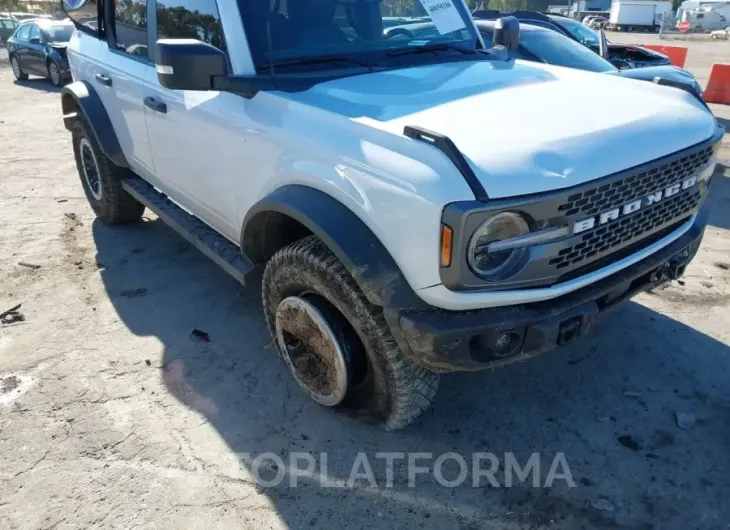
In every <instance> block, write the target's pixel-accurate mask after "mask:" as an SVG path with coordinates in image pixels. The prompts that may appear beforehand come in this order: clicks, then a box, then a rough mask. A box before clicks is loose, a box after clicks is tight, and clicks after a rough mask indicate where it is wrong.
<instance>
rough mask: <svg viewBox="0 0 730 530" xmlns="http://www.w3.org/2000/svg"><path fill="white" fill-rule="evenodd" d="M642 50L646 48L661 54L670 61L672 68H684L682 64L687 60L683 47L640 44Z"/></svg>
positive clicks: (685, 50)
mask: <svg viewBox="0 0 730 530" xmlns="http://www.w3.org/2000/svg"><path fill="white" fill-rule="evenodd" d="M641 46H642V48H648V49H650V50H654V51H655V52H659V53H663V54H664V55H666V56H667V57H669V60H670V61H672V64H673V65H674V66H679V67H680V68H684V63H685V61H686V60H687V48H686V47H684V46H661V45H659V44H642V45H641Z"/></svg>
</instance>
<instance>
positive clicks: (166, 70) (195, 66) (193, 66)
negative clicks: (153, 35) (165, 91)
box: [155, 39, 228, 90]
mask: <svg viewBox="0 0 730 530" xmlns="http://www.w3.org/2000/svg"><path fill="white" fill-rule="evenodd" d="M155 48H156V49H155V68H156V70H157V79H159V81H160V85H162V86H163V87H165V88H169V89H171V90H212V89H214V87H213V78H214V77H222V76H226V75H228V65H227V63H226V55H225V53H223V52H222V51H221V50H219V49H218V48H216V47H215V46H211V45H210V44H207V43H205V42H202V41H199V40H195V39H160V40H158V41H157V46H156V47H155Z"/></svg>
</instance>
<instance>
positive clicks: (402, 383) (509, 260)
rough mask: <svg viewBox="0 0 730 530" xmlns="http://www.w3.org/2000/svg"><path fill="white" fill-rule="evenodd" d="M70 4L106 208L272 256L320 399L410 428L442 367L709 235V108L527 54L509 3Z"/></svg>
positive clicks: (72, 122)
mask: <svg viewBox="0 0 730 530" xmlns="http://www.w3.org/2000/svg"><path fill="white" fill-rule="evenodd" d="M63 3H64V8H65V10H66V12H67V13H68V15H69V16H70V17H71V19H72V20H74V23H75V25H76V28H77V31H76V32H75V34H74V36H73V38H72V39H71V42H70V44H69V46H68V57H69V62H70V68H71V72H72V75H73V80H74V81H73V83H71V84H70V85H68V86H67V87H65V89H64V90H63V92H62V96H61V97H62V107H63V114H64V117H63V119H64V122H65V125H66V127H67V128H68V129H69V130H70V131H71V132H72V138H73V151H74V155H75V157H76V163H77V166H78V171H79V174H80V177H81V183H82V185H83V188H84V190H85V193H86V196H87V197H88V200H89V202H90V204H91V207H92V209H93V210H94V212H95V213H96V215H97V216H98V218H99V219H100V220H101V221H102V222H104V223H108V224H116V223H127V222H134V221H138V220H139V219H140V218H141V216H142V213H143V211H144V209H145V208H148V209H150V210H151V211H153V212H154V213H155V214H157V216H159V217H160V218H161V219H162V220H163V221H165V222H166V223H168V224H170V225H171V226H172V227H173V228H174V229H175V230H176V231H178V232H179V233H180V234H181V235H182V236H183V237H185V238H186V239H187V240H188V241H190V242H191V243H192V244H194V245H195V246H197V247H198V248H199V249H200V250H202V251H203V252H204V253H205V254H207V255H208V256H209V257H210V258H212V259H213V260H215V261H216V262H217V263H218V264H219V265H221V266H222V267H223V268H224V269H225V270H226V271H227V272H229V273H230V274H232V275H233V276H234V277H235V278H237V279H238V280H239V281H241V282H244V281H245V280H246V279H247V278H248V277H249V275H250V273H251V272H252V271H254V270H255V269H256V268H257V267H263V268H264V273H263V281H262V284H263V285H262V293H263V309H264V313H265V316H266V322H267V324H268V327H269V330H270V332H271V334H272V336H273V338H274V340H275V342H276V344H277V346H278V349H279V351H280V353H281V356H282V358H283V360H284V363H285V364H286V366H287V368H288V369H289V370H290V371H291V373H292V375H293V377H294V379H295V380H296V382H297V383H298V385H299V386H301V387H302V389H303V390H304V391H305V392H306V393H307V394H308V395H309V396H310V397H311V398H312V399H314V400H315V401H316V402H318V403H320V404H322V405H325V406H327V407H334V408H338V409H341V410H344V411H348V412H350V413H352V414H353V415H355V416H356V417H358V418H363V419H366V420H370V421H373V422H376V423H379V424H381V425H382V426H384V427H385V428H386V429H398V428H401V427H403V426H405V425H407V424H408V423H409V422H411V421H412V420H414V419H415V418H416V417H417V416H418V415H419V414H420V413H421V412H423V410H424V409H425V408H426V407H428V405H429V403H430V402H431V401H432V400H433V398H434V394H435V393H436V388H437V384H438V374H439V373H441V372H447V371H457V370H481V369H487V368H494V367H497V366H500V365H504V364H507V363H510V362H513V361H517V360H521V359H525V358H528V357H530V356H532V355H535V354H537V353H540V352H544V351H546V350H549V349H551V348H555V347H558V346H562V345H565V344H569V343H571V342H573V341H574V340H576V339H577V338H578V337H580V336H582V335H583V334H585V332H586V331H587V330H588V329H589V328H590V326H591V324H592V323H593V322H594V321H595V319H596V318H597V317H598V316H599V315H600V314H601V313H603V312H604V311H606V310H607V309H609V308H611V307H613V306H614V305H616V304H617V303H618V302H620V301H622V300H626V299H627V298H629V297H631V296H633V295H634V294H636V293H637V292H639V291H644V290H647V289H651V288H653V287H655V286H657V285H659V284H661V283H662V282H666V281H668V280H670V279H673V278H677V277H678V276H680V275H681V274H682V273H683V271H684V269H685V267H686V265H687V263H688V262H689V261H690V260H691V259H692V258H693V256H694V255H695V253H696V251H697V248H698V246H699V244H700V240H701V238H702V234H703V231H704V226H705V222H706V221H705V218H706V216H705V208H703V204H704V202H705V198H706V196H707V193H708V189H709V185H710V181H711V176H712V173H713V167H714V160H715V154H716V151H717V148H718V147H719V141H720V138H721V135H722V129H721V128H720V126H719V125H718V124H717V122H716V120H715V119H714V117H713V116H712V114H711V112H710V111H709V110H708V109H707V108H706V107H705V106H704V105H703V104H702V102H701V101H699V100H698V99H696V98H695V97H693V96H692V95H691V94H688V93H687V92H683V91H681V90H678V89H676V88H672V87H666V86H660V85H653V84H649V83H646V84H644V83H635V82H633V81H631V80H625V79H620V78H615V79H614V78H611V77H608V76H603V75H598V74H593V73H587V72H581V71H577V70H570V69H565V68H560V67H555V66H550V65H547V64H538V63H528V62H522V61H520V60H513V59H509V57H508V54H507V51H508V50H509V49H513V47H514V46H515V45H516V43H517V39H519V27H518V25H517V22H516V20H515V19H514V18H510V17H507V18H504V19H501V20H500V21H499V22H498V24H497V26H498V27H497V29H496V30H495V35H494V45H493V46H492V47H490V48H488V49H486V48H485V47H484V44H483V42H482V40H481V39H480V37H479V33H478V31H477V30H476V29H475V26H474V22H473V20H472V18H471V16H470V13H469V11H468V10H467V5H466V3H465V2H464V0H216V1H210V0H97V1H93V0H64V2H63ZM415 22H428V23H429V24H430V25H431V26H429V28H430V29H429V31H427V32H422V33H420V34H419V35H418V37H417V38H416V37H413V36H412V35H408V34H407V33H404V32H398V31H392V30H391V31H388V32H387V34H388V38H386V37H384V28H386V27H389V28H392V26H394V25H398V24H401V25H403V24H413V23H415ZM594 101H601V104H602V107H603V109H604V110H605V112H601V113H586V112H584V111H583V110H581V109H585V108H586V107H587V106H591V105H592V104H593V102H594Z"/></svg>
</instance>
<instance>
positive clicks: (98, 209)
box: [72, 118, 144, 225]
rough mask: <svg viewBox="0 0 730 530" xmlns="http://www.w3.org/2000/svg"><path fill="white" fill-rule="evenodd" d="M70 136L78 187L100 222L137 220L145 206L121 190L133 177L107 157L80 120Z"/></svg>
mask: <svg viewBox="0 0 730 530" xmlns="http://www.w3.org/2000/svg"><path fill="white" fill-rule="evenodd" d="M72 134H73V149H74V156H75V158H76V168H77V169H78V172H79V177H81V185H82V186H83V188H84V192H85V193H86V198H87V199H88V200H89V204H90V205H91V208H92V209H93V210H94V213H95V214H96V216H97V217H98V218H99V220H101V221H102V222H104V223H105V224H109V225H113V224H120V223H131V222H134V221H139V220H140V218H141V217H142V213H143V212H144V205H143V204H141V203H139V202H137V200H135V199H134V197H132V196H131V195H130V194H128V193H127V192H126V191H124V189H122V180H123V179H124V178H128V177H132V176H134V175H132V174H130V172H129V171H127V170H125V169H123V168H120V167H117V166H115V165H114V163H112V161H111V160H109V159H108V158H107V157H106V155H105V154H104V153H103V152H102V150H101V149H100V148H99V145H98V144H97V142H96V138H95V137H94V135H93V133H92V132H91V127H90V126H89V124H88V123H86V121H84V119H83V118H77V119H76V121H75V122H74V124H73V129H72Z"/></svg>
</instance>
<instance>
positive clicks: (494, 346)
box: [479, 330, 522, 358]
mask: <svg viewBox="0 0 730 530" xmlns="http://www.w3.org/2000/svg"><path fill="white" fill-rule="evenodd" d="M520 346H522V333H520V332H518V331H515V330H509V331H498V332H496V333H490V334H488V335H480V336H479V348H480V349H481V350H482V352H483V354H485V355H486V356H487V357H491V358H495V357H496V358H502V357H509V356H511V355H515V354H517V353H519V351H520Z"/></svg>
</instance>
